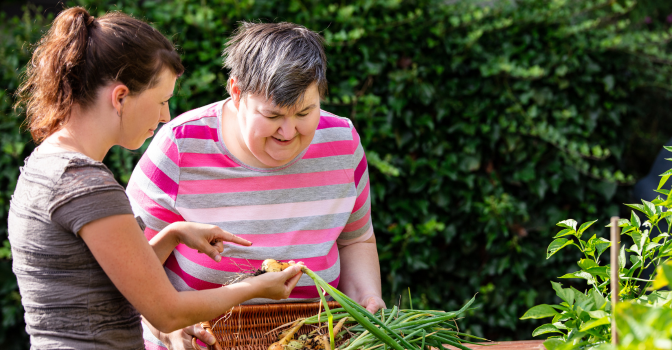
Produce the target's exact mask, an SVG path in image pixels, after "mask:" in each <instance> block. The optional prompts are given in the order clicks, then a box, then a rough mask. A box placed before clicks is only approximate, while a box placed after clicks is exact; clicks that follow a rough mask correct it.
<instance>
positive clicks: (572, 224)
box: [556, 219, 576, 231]
mask: <svg viewBox="0 0 672 350" xmlns="http://www.w3.org/2000/svg"><path fill="white" fill-rule="evenodd" d="M556 225H558V226H560V227H564V228H569V229H572V230H575V231H576V220H574V219H567V220H563V221H560V222H558V223H557V224H556Z"/></svg>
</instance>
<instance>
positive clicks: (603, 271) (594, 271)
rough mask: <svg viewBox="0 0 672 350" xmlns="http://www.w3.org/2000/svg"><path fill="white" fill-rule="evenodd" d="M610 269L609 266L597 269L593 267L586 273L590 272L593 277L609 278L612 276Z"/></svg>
mask: <svg viewBox="0 0 672 350" xmlns="http://www.w3.org/2000/svg"><path fill="white" fill-rule="evenodd" d="M609 269H610V267H609V265H607V266H596V267H591V268H589V269H586V272H588V273H589V274H591V275H597V276H601V277H609V276H611V274H610V273H609V272H610V270H609Z"/></svg>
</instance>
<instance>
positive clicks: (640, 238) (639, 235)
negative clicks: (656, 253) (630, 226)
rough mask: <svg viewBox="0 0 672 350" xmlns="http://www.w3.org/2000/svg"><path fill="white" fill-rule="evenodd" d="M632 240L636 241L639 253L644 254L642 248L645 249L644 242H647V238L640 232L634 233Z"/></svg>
mask: <svg viewBox="0 0 672 350" xmlns="http://www.w3.org/2000/svg"><path fill="white" fill-rule="evenodd" d="M632 240H633V241H635V244H636V245H637V248H638V252H639V253H640V254H641V253H642V248H644V242H645V241H646V236H644V235H643V234H642V233H641V232H640V231H638V230H635V231H632Z"/></svg>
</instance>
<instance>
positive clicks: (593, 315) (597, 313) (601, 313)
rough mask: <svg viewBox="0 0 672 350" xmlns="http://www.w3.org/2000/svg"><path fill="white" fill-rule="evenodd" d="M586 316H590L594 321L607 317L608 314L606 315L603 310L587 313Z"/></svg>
mask: <svg viewBox="0 0 672 350" xmlns="http://www.w3.org/2000/svg"><path fill="white" fill-rule="evenodd" d="M588 315H590V318H594V319H600V318H603V317H608V316H609V314H607V313H606V312H604V311H603V310H593V311H588Z"/></svg>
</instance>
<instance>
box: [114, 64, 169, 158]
mask: <svg viewBox="0 0 672 350" xmlns="http://www.w3.org/2000/svg"><path fill="white" fill-rule="evenodd" d="M158 79H159V81H158V83H157V84H156V85H155V86H154V87H152V88H151V89H147V90H145V91H143V92H141V93H140V94H137V95H134V96H127V97H126V98H125V99H124V102H123V107H122V112H121V135H120V140H119V145H120V146H122V147H124V148H127V149H138V148H140V146H142V144H143V143H144V142H145V140H146V139H147V138H149V137H151V136H152V135H154V130H156V128H157V127H158V126H159V123H167V122H169V121H170V111H169V110H168V100H169V99H170V98H171V97H172V96H173V90H174V89H175V81H176V80H177V76H176V75H175V74H174V73H173V72H172V71H170V70H169V69H164V70H163V71H162V72H161V74H159V77H158Z"/></svg>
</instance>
